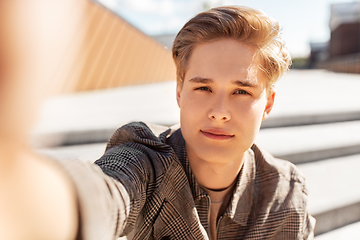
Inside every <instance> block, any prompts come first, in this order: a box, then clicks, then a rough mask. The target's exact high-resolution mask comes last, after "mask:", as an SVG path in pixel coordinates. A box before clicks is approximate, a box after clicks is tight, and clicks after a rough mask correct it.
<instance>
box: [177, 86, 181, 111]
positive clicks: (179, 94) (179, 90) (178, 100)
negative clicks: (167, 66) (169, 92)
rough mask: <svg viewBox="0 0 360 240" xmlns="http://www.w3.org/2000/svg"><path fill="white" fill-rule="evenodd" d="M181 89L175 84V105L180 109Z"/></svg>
mask: <svg viewBox="0 0 360 240" xmlns="http://www.w3.org/2000/svg"><path fill="white" fill-rule="evenodd" d="M181 89H182V86H181V85H180V83H177V84H176V101H177V104H178V106H179V107H180V98H181Z"/></svg>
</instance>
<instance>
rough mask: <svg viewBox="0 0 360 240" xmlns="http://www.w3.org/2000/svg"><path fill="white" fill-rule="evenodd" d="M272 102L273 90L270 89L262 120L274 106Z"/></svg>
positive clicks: (273, 100) (273, 97) (273, 99)
mask: <svg viewBox="0 0 360 240" xmlns="http://www.w3.org/2000/svg"><path fill="white" fill-rule="evenodd" d="M274 102H275V91H273V90H272V91H270V92H269V93H268V96H267V103H266V107H265V110H264V113H263V118H262V120H263V121H264V120H265V119H267V117H268V116H269V114H270V112H271V109H272V108H273V106H274Z"/></svg>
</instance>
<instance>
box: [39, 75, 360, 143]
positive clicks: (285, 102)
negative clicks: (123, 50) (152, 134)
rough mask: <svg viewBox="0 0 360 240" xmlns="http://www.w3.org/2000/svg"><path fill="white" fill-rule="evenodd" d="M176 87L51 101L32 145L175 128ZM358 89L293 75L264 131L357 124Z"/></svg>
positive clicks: (348, 81) (358, 84)
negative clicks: (144, 126) (148, 126)
mask: <svg viewBox="0 0 360 240" xmlns="http://www.w3.org/2000/svg"><path fill="white" fill-rule="evenodd" d="M339 86H341V90H340V91H339V88H340V87H339ZM175 88H176V83H175V81H169V82H162V83H153V84H146V85H137V86H129V87H122V88H117V89H109V90H101V91H91V92H82V93H77V94H70V95H63V96H58V97H54V98H52V99H50V100H48V101H47V102H46V103H45V104H44V107H43V110H42V114H41V118H40V122H39V124H38V126H37V128H36V129H35V131H34V133H33V136H34V137H33V145H34V146H36V147H50V146H59V145H73V144H85V143H97V142H104V141H106V140H107V139H108V138H109V137H110V136H111V133H112V132H113V131H114V130H115V129H116V128H118V126H120V125H122V124H123V123H126V122H130V121H144V122H150V123H155V124H164V125H173V124H176V123H178V122H179V110H178V107H177V103H176V98H175ZM358 89H360V75H354V74H339V73H330V72H326V71H319V70H309V71H297V70H292V71H290V72H289V73H288V74H286V75H285V76H284V77H283V78H282V79H280V80H279V82H278V83H277V86H276V91H277V95H276V100H275V106H274V108H273V110H272V112H271V114H270V117H269V119H267V120H266V121H265V122H264V123H263V128H269V127H271V128H274V127H284V126H294V125H308V124H319V123H329V122H339V121H349V120H351V121H353V120H360V94H358ZM334 95H336V97H335V96H334Z"/></svg>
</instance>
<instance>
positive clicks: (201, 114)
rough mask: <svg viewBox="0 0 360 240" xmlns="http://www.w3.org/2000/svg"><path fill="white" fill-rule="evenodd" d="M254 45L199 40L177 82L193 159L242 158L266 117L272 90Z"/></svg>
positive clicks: (222, 160) (227, 41) (181, 117)
mask: <svg viewBox="0 0 360 240" xmlns="http://www.w3.org/2000/svg"><path fill="white" fill-rule="evenodd" d="M255 53H256V51H255V49H254V48H252V47H249V46H247V45H245V44H242V43H239V42H237V41H235V40H232V39H219V40H216V41H213V42H210V43H202V44H199V45H197V46H196V47H195V48H194V50H193V52H192V54H191V56H190V59H189V65H188V69H187V71H186V74H185V78H184V83H183V85H182V86H177V102H178V105H179V107H180V123H181V130H182V134H183V136H184V139H185V142H186V149H187V154H188V157H189V159H190V162H191V161H197V160H196V159H198V160H202V161H207V162H213V163H227V162H231V161H233V160H241V159H242V157H243V154H244V152H245V151H246V150H247V149H249V148H250V147H251V145H252V144H253V142H254V140H255V137H256V135H257V133H258V131H259V129H260V125H261V122H262V120H263V119H265V118H266V117H267V114H268V113H269V112H270V110H271V108H272V106H273V103H274V97H275V93H270V94H267V89H266V86H267V84H266V83H267V81H266V77H265V76H264V75H263V73H262V71H261V70H259V68H258V64H259V59H258V58H257V57H256V56H255Z"/></svg>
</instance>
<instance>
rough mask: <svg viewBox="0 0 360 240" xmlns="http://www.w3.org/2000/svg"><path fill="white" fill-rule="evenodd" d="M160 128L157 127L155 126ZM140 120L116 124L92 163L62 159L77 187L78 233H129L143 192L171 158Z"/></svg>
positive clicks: (94, 236)
mask: <svg viewBox="0 0 360 240" xmlns="http://www.w3.org/2000/svg"><path fill="white" fill-rule="evenodd" d="M160 132H161V131H160ZM169 133H170V130H166V131H165V132H162V133H161V134H160V135H158V136H156V135H154V133H153V130H152V129H150V128H148V126H147V125H146V124H144V123H132V124H130V125H125V126H123V127H121V128H119V129H118V130H117V131H116V132H115V133H114V135H113V136H112V137H111V139H110V140H109V142H108V145H107V149H106V152H105V154H104V155H103V156H102V157H101V158H100V159H99V160H97V161H95V164H93V163H88V162H80V161H63V160H62V161H61V162H60V164H61V165H62V167H63V168H64V169H65V172H66V173H67V174H68V175H69V176H70V178H71V179H72V182H73V183H74V187H75V189H76V191H77V197H78V202H79V214H80V234H81V238H80V239H91V240H92V239H94V240H95V239H104V240H105V239H117V238H118V237H121V236H126V235H127V234H129V233H130V232H131V231H132V230H133V228H134V226H135V223H136V220H137V218H138V216H139V213H140V211H141V210H142V208H143V206H144V204H145V202H146V200H147V198H148V197H149V196H150V195H151V194H152V193H153V192H154V190H155V188H156V186H157V185H158V184H159V182H160V181H161V179H162V177H163V175H164V173H165V171H166V169H167V166H169V165H170V164H171V162H172V161H173V160H174V159H175V158H176V157H175V153H174V151H173V150H172V148H171V147H169V146H168V145H167V144H165V143H164V140H165V138H166V136H167V135H168V134H169Z"/></svg>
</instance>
